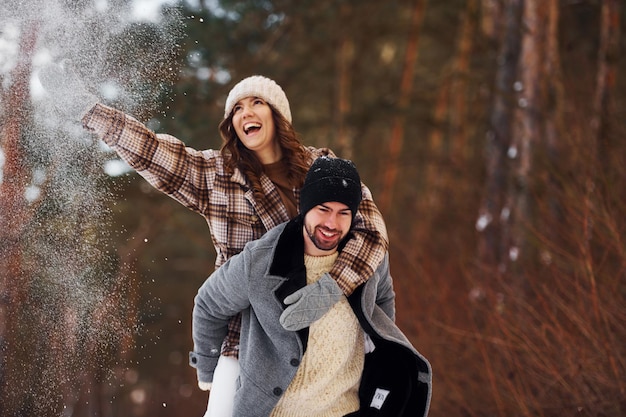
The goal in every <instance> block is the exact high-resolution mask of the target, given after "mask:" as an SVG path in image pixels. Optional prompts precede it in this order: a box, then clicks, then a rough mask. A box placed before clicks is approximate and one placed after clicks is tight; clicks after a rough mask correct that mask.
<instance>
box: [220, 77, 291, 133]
mask: <svg viewBox="0 0 626 417" xmlns="http://www.w3.org/2000/svg"><path fill="white" fill-rule="evenodd" d="M246 97H259V98H262V99H263V100H265V101H266V102H267V103H269V104H271V105H272V107H274V108H275V109H276V111H278V112H279V113H280V114H281V115H282V116H283V117H284V118H285V119H286V120H287V121H288V122H289V123H291V109H290V108H289V100H287V96H286V95H285V92H284V91H283V89H282V88H281V87H280V86H279V85H278V84H276V82H275V81H274V80H271V79H269V78H267V77H263V76H262V75H253V76H252V77H248V78H244V79H243V80H241V81H239V82H238V83H237V84H236V85H235V86H234V87H233V88H232V90H230V93H228V97H227V98H226V104H225V106H224V119H226V118H227V117H228V116H229V115H230V113H231V112H232V111H233V108H234V107H235V104H237V102H238V101H239V100H242V99H244V98H246Z"/></svg>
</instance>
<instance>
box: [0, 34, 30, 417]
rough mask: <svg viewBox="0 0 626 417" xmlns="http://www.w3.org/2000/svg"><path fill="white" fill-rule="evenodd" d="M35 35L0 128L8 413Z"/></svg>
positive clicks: (2, 351) (2, 340) (3, 392)
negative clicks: (24, 143)
mask: <svg viewBox="0 0 626 417" xmlns="http://www.w3.org/2000/svg"><path fill="white" fill-rule="evenodd" d="M36 40H37V27H36V25H35V24H31V25H30V26H26V27H25V28H24V32H23V36H22V38H21V41H20V45H19V55H18V63H17V65H16V67H15V68H14V69H13V71H12V73H11V76H10V81H11V85H10V86H9V88H8V91H7V95H6V97H4V99H3V102H4V103H5V108H4V111H5V114H6V119H5V120H4V123H3V124H4V126H3V130H2V137H1V140H2V149H3V152H4V155H5V163H4V169H3V172H2V176H3V178H2V182H1V183H0V355H1V356H0V415H9V414H8V412H9V410H10V409H11V407H12V406H13V404H14V402H15V401H14V399H13V397H14V396H15V395H19V393H17V392H16V391H17V390H19V388H18V389H16V387H17V385H13V383H12V378H14V377H21V376H23V375H22V373H23V372H21V371H19V366H20V363H19V360H16V358H15V355H16V352H17V350H18V349H19V348H20V346H19V343H18V342H17V341H16V340H14V337H15V335H16V329H17V328H18V323H17V320H16V318H15V317H16V316H15V312H16V311H19V309H21V308H23V301H24V299H25V298H26V296H27V293H28V282H29V281H30V280H29V279H28V277H27V276H26V271H25V270H24V268H23V265H22V243H21V236H22V232H23V230H24V228H25V227H26V224H27V223H28V220H29V216H30V212H29V209H28V207H27V202H26V198H25V191H26V186H27V184H28V175H27V172H28V167H27V166H26V163H25V161H24V151H23V149H22V147H21V144H20V141H21V136H22V127H23V125H24V124H25V123H26V121H27V119H28V118H29V117H30V115H29V114H28V110H27V108H28V102H29V88H28V85H29V84H28V82H29V79H30V73H31V60H32V55H33V50H34V47H35V43H36Z"/></svg>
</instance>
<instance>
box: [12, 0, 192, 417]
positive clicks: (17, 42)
mask: <svg viewBox="0 0 626 417" xmlns="http://www.w3.org/2000/svg"><path fill="white" fill-rule="evenodd" d="M134 3H135V2H132V1H123V0H81V1H77V0H45V1H43V0H3V1H2V4H0V82H1V85H0V122H1V124H2V126H1V130H0V134H1V136H0V139H1V142H0V200H1V201H2V206H1V208H0V220H1V221H0V225H1V226H2V227H1V228H0V415H3V416H12V415H52V414H51V413H54V415H68V416H69V415H72V414H73V412H74V411H73V410H74V409H76V408H80V407H81V404H82V407H85V404H90V405H89V407H96V404H95V403H97V401H98V398H100V395H99V394H98V392H102V391H103V389H104V388H103V385H102V384H103V381H106V379H107V377H108V376H109V375H108V374H109V372H110V370H111V368H112V367H113V365H114V363H115V362H116V358H119V354H120V351H123V350H124V349H125V347H128V343H129V341H132V336H133V335H132V333H133V332H134V330H133V326H134V325H135V323H134V321H133V319H132V314H131V313H132V311H131V310H132V306H129V305H128V303H127V302H126V299H127V297H126V295H127V288H128V284H129V283H128V282H127V280H125V279H124V278H125V277H124V274H123V272H120V266H119V264H118V255H117V254H116V253H115V249H114V248H112V247H111V246H110V244H109V243H108V239H109V237H110V236H109V235H108V232H107V231H106V230H107V220H108V218H109V215H110V210H109V209H108V208H107V204H108V203H109V202H110V200H111V199H110V196H111V192H110V191H109V190H108V189H107V184H108V182H109V181H107V176H106V174H105V172H104V171H103V166H104V163H105V160H106V159H107V158H110V154H107V153H106V150H105V149H103V147H102V145H101V144H100V143H98V141H96V140H95V139H94V138H93V137H92V136H91V135H90V134H89V133H88V132H86V131H84V130H83V129H82V127H81V126H80V124H79V122H78V121H76V120H67V119H66V118H64V117H63V115H61V114H60V113H59V112H58V111H55V110H54V109H55V106H54V105H53V104H55V103H52V100H53V98H51V97H49V96H47V95H46V93H45V91H43V90H42V88H41V85H40V84H39V82H38V78H37V75H38V71H39V69H40V68H41V67H42V66H44V65H46V64H49V63H51V62H61V61H66V62H67V60H69V61H71V63H72V66H73V68H74V69H75V71H76V73H77V74H78V75H79V77H80V78H81V79H82V81H83V82H84V84H85V86H86V87H87V88H88V89H89V90H91V91H92V92H93V93H94V94H96V95H98V96H99V97H100V98H101V99H102V101H103V102H105V103H107V104H111V105H114V106H116V107H118V108H120V109H122V110H124V111H127V112H132V113H134V114H136V115H141V114H144V112H145V113H148V112H150V111H153V110H155V106H156V102H157V98H158V96H159V95H160V94H161V93H162V91H163V88H164V87H167V86H168V85H169V83H170V82H171V80H173V79H174V77H175V69H174V68H175V67H176V63H175V61H176V58H177V52H178V45H177V43H178V41H179V39H180V37H181V35H182V29H181V27H182V25H181V21H182V19H181V18H180V16H179V14H178V13H177V12H176V9H175V8H168V9H163V12H162V13H159V14H158V16H157V15H155V16H149V18H150V19H148V20H146V18H145V17H143V18H142V17H141V16H136V15H134V13H133V5H134ZM154 3H158V2H154ZM169 3H172V2H171V1H170V2H169ZM56 99H57V100H58V99H59V98H56ZM63 99H64V100H71V99H72V97H64V98H63ZM57 104H58V103H57ZM97 414H98V415H100V413H97ZM85 415H86V414H85Z"/></svg>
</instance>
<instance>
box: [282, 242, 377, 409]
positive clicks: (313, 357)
mask: <svg viewBox="0 0 626 417" xmlns="http://www.w3.org/2000/svg"><path fill="white" fill-rule="evenodd" d="M335 259H337V254H336V253H335V254H333V255H328V256H319V257H314V256H307V255H305V257H304V264H305V266H306V275H307V284H310V283H313V282H315V281H317V280H318V279H319V278H320V277H321V276H322V274H324V273H325V272H328V271H330V269H331V267H332V266H333V263H334V262H335ZM364 355H365V353H364V342H363V330H362V329H361V326H360V325H359V322H358V320H357V318H356V316H355V315H354V312H353V311H352V308H351V307H350V304H349V303H348V300H347V299H346V298H345V297H342V299H341V300H340V301H339V302H338V303H337V304H335V306H334V307H333V308H332V309H331V310H329V311H328V312H327V313H326V314H325V315H324V316H323V317H322V318H321V319H319V320H318V321H316V322H315V323H313V324H312V325H311V326H310V328H309V341H308V347H307V350H306V352H305V354H304V357H303V358H302V363H301V364H300V366H299V367H298V371H297V372H296V376H295V377H294V378H293V380H292V381H291V384H290V385H289V387H288V388H287V390H286V391H285V393H284V394H283V396H282V397H281V398H280V400H279V401H278V404H277V405H276V407H275V408H274V410H273V411H272V414H271V416H272V417H339V416H344V415H345V414H348V413H351V412H353V411H356V410H358V409H359V397H358V389H359V382H360V380H361V373H362V372H363V361H364Z"/></svg>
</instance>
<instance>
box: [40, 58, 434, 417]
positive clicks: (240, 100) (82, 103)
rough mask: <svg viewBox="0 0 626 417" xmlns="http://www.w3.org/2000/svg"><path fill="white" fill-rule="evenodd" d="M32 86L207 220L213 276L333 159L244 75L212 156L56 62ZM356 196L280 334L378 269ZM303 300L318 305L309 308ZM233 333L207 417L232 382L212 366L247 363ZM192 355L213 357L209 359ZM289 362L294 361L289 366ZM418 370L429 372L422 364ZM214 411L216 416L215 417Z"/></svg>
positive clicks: (379, 227) (366, 216)
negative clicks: (337, 238) (314, 166)
mask: <svg viewBox="0 0 626 417" xmlns="http://www.w3.org/2000/svg"><path fill="white" fill-rule="evenodd" d="M40 79H41V81H42V84H43V86H44V88H45V89H46V90H47V91H48V92H49V93H50V94H51V95H52V96H53V98H54V100H55V105H57V106H58V107H59V109H60V110H62V111H63V112H65V114H66V115H67V116H68V117H69V118H70V119H74V120H81V121H82V124H83V126H84V127H85V129H87V130H89V131H91V132H94V133H95V134H96V135H97V136H98V137H100V138H101V139H102V140H103V141H104V142H105V143H107V144H108V145H109V146H110V147H111V148H112V149H114V150H115V151H116V152H117V153H118V155H119V156H120V157H121V158H122V159H124V160H125V161H126V162H127V163H128V164H129V165H130V166H131V167H133V168H134V169H135V170H136V171H137V172H138V173H139V174H140V175H142V176H143V177H144V178H145V179H146V180H147V181H148V182H149V183H150V184H152V185H153V186H154V187H156V188H157V189H159V190H160V191H162V192H164V193H166V194H168V195H169V196H170V197H172V198H174V199H176V200H177V201H179V202H180V203H181V204H183V205H185V206H186V207H188V208H189V209H191V210H194V211H196V212H197V213H199V214H200V215H202V216H203V217H204V218H205V219H206V221H207V223H208V225H209V229H210V233H211V237H212V240H213V243H214V246H215V250H216V253H217V258H216V262H215V266H216V269H217V270H218V271H219V269H220V268H221V267H222V266H223V265H224V264H225V263H226V261H227V260H228V259H230V258H231V257H232V256H234V255H236V254H238V253H240V252H241V251H242V250H243V248H244V245H245V244H246V243H247V242H252V241H256V240H257V239H259V238H260V237H262V236H263V235H264V234H266V233H268V232H269V231H271V230H273V229H274V228H275V227H277V226H278V225H280V224H282V223H284V222H286V221H288V220H290V219H293V218H295V217H297V216H298V206H299V205H301V204H300V202H299V200H300V189H301V187H302V186H303V184H304V180H305V176H306V174H307V170H308V168H309V166H310V165H311V163H312V162H313V161H314V160H316V159H318V158H319V157H320V156H325V155H329V156H334V155H333V154H332V152H331V151H330V150H328V149H316V148H312V147H306V146H304V145H303V144H302V143H301V142H300V140H299V138H298V137H297V134H296V133H295V130H294V129H293V125H292V118H291V111H290V107H289V102H288V100H287V97H286V96H285V93H284V92H283V90H282V89H281V88H280V86H279V85H278V84H276V83H275V82H274V81H272V80H270V79H268V78H266V77H262V76H253V77H248V78H246V79H244V80H242V81H240V82H239V83H238V84H236V85H235V86H234V87H233V89H232V90H231V91H230V93H229V95H228V98H227V99H226V104H225V109H224V120H223V121H222V123H221V124H220V127H219V131H220V134H221V136H222V139H223V146H222V148H221V149H220V150H210V149H209V150H203V151H199V150H195V149H191V148H188V147H186V146H185V144H184V143H183V142H182V141H180V140H178V139H177V138H175V137H173V136H170V135H166V134H156V133H154V132H152V131H150V130H149V129H148V128H147V127H146V126H145V125H144V124H142V123H140V122H139V121H137V120H136V119H134V118H132V117H131V116H128V115H126V114H124V113H123V112H121V111H119V110H116V109H114V108H111V107H109V106H105V105H103V104H101V103H99V100H98V98H97V97H95V96H94V95H93V94H91V93H90V92H88V91H87V89H86V88H85V87H84V86H83V85H82V82H81V81H80V80H79V79H78V77H77V76H76V75H75V74H73V73H72V72H71V71H67V70H66V69H64V68H63V67H61V66H59V65H49V66H48V67H46V68H44V70H42V72H41V74H40ZM361 193H362V198H361V199H360V201H361V202H360V204H359V205H358V211H357V213H356V215H354V212H353V211H352V215H353V218H352V219H351V234H350V239H345V241H344V242H343V244H342V246H341V249H342V250H341V251H339V252H338V255H337V258H336V260H335V261H334V263H332V267H331V269H330V271H329V273H328V274H327V275H325V277H326V279H324V280H320V281H321V282H320V284H319V285H313V286H308V287H307V288H308V290H306V292H305V293H304V294H302V297H300V298H298V299H296V298H294V297H293V296H292V297H291V298H290V299H289V300H288V301H289V302H291V303H292V304H291V305H290V306H289V307H288V308H287V310H286V311H285V314H284V316H283V318H282V323H283V324H284V325H285V326H286V328H285V330H286V331H294V329H298V328H301V329H302V330H300V331H299V334H300V335H301V336H300V337H301V340H305V341H306V340H307V337H306V335H305V333H306V332H307V327H308V325H309V324H310V323H313V322H315V321H316V319H317V318H319V317H320V316H321V315H323V314H324V313H325V312H326V311H327V310H328V309H329V308H330V306H331V305H330V303H331V302H332V301H333V300H335V299H336V298H335V297H329V296H328V292H329V287H331V290H330V291H331V292H338V288H340V289H341V290H340V291H341V292H342V293H343V294H344V295H345V296H346V297H348V299H354V298H355V295H356V296H358V294H360V293H361V292H362V291H363V288H364V285H363V284H364V283H366V282H368V280H369V279H370V277H374V276H376V273H377V272H379V269H380V267H385V265H386V263H385V262H386V260H385V259H386V258H385V257H386V250H387V235H386V230H385V226H384V221H383V219H382V216H381V215H380V212H379V211H378V209H377V208H376V206H375V204H374V202H373V200H372V198H371V194H370V192H369V190H368V189H367V188H366V187H365V186H364V185H362V184H361ZM287 261H288V259H283V262H287ZM329 278H332V279H329ZM322 284H324V285H322ZM285 295H287V294H285ZM337 298H338V297H337ZM310 300H311V301H316V302H317V304H318V305H316V306H314V307H315V308H310V307H311V306H310V303H309V301H310ZM280 301H281V302H284V301H285V300H280ZM361 325H362V326H364V325H365V323H361ZM240 326H241V315H236V316H235V317H233V318H231V319H230V320H229V326H228V332H227V335H226V338H225V340H224V343H223V344H222V346H221V347H217V348H216V349H220V350H221V357H220V362H219V364H218V372H217V374H216V380H214V381H213V382H214V384H213V385H214V386H213V389H212V395H211V396H210V398H209V410H208V411H207V414H210V413H211V409H212V408H213V409H215V406H218V407H219V406H220V405H221V403H223V402H224V400H226V404H227V406H228V404H231V403H232V401H228V399H229V398H230V399H231V400H232V394H228V395H225V396H222V395H217V394H216V392H217V391H218V390H219V389H220V387H226V388H228V387H229V386H230V385H231V384H234V380H233V381H227V380H224V381H221V380H220V379H219V378H218V377H219V375H220V374H222V375H226V376H230V375H233V373H232V372H231V373H229V372H222V373H220V372H219V370H220V367H222V368H225V369H226V370H228V366H229V365H228V364H229V363H231V364H232V362H233V361H235V362H234V363H235V364H237V362H236V358H237V357H238V356H240V357H241V356H245V352H241V354H240V352H239V347H240V344H239V335H240ZM287 329H291V330H287ZM247 330H248V329H245V331H247ZM366 330H367V329H366ZM241 346H242V348H243V349H246V348H247V346H246V345H241ZM376 351H377V352H379V353H378V355H379V356H380V355H381V354H380V352H383V353H385V352H384V349H377V350H376ZM197 353H200V354H202V355H206V354H207V353H208V354H210V355H212V356H214V355H215V352H197ZM260 353H262V352H260ZM372 353H374V352H372ZM218 354H219V352H218ZM192 357H193V356H192ZM228 358H230V359H228ZM241 359H243V358H241ZM291 359H294V361H298V360H299V359H297V358H289V359H288V360H290V361H291ZM366 361H367V359H366ZM293 363H296V362H293ZM422 364H423V365H424V366H425V367H426V368H427V369H428V371H429V365H428V364H427V362H426V361H425V360H423V359H422ZM292 366H293V365H292ZM296 366H297V365H296ZM365 369H367V366H366V367H365ZM236 374H237V373H236V372H235V373H234V375H236ZM429 377H430V373H429V372H428V378H429ZM207 379H209V380H202V378H201V379H200V382H201V388H202V387H204V388H207V386H208V383H210V382H211V381H210V378H209V377H207ZM422 379H423V378H422ZM420 387H421V388H420V389H423V390H424V392H423V398H422V403H423V404H422V405H423V407H424V414H425V412H426V410H427V408H428V402H429V400H430V382H428V383H427V384H422V383H420ZM273 388H274V387H272V389H273ZM285 388H286V387H283V388H281V389H285ZM276 392H278V391H276ZM218 410H219V408H218ZM381 410H382V409H381ZM220 413H221V411H217V412H216V414H214V415H217V416H219V417H223V414H220ZM266 414H268V413H266ZM235 415H237V414H235ZM241 415H249V414H241ZM253 415H264V414H256V413H253ZM416 415H418V414H416Z"/></svg>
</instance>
